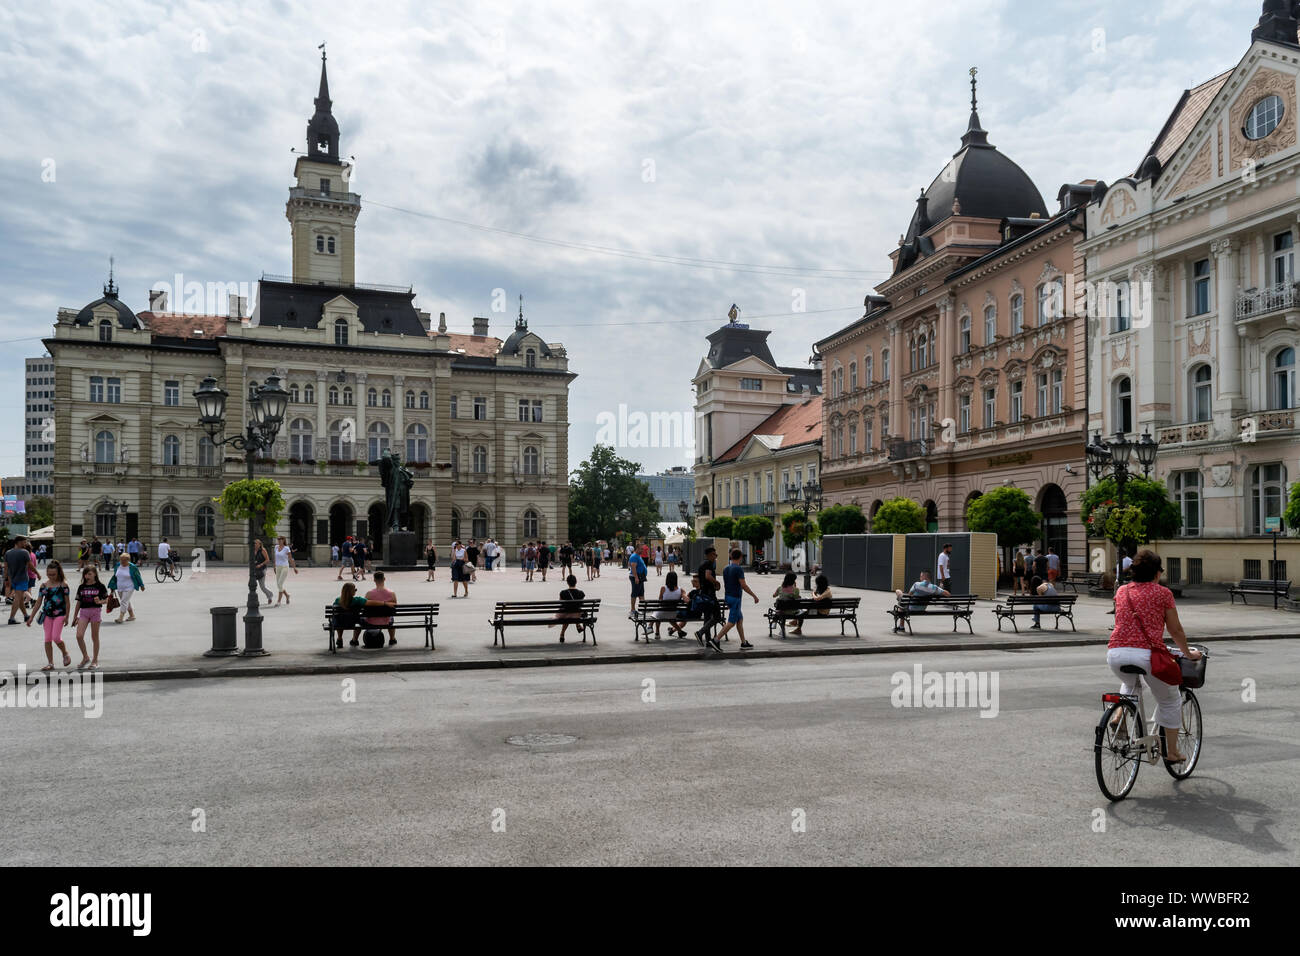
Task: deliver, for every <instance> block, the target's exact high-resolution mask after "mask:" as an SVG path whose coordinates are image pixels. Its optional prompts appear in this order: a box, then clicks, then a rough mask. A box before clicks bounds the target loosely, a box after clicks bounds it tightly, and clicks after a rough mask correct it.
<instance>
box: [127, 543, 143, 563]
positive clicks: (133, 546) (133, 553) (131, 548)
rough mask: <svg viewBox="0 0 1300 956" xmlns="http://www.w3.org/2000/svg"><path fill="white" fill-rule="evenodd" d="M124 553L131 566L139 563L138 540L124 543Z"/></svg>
mask: <svg viewBox="0 0 1300 956" xmlns="http://www.w3.org/2000/svg"><path fill="white" fill-rule="evenodd" d="M126 553H127V555H128V556H129V558H130V561H131V563H132V564H139V563H140V539H139V538H132V539H131V540H130V541H128V542H127V543H126Z"/></svg>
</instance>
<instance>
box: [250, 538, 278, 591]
mask: <svg viewBox="0 0 1300 956" xmlns="http://www.w3.org/2000/svg"><path fill="white" fill-rule="evenodd" d="M270 565H271V555H270V553H269V552H268V551H267V550H266V545H264V544H263V543H262V539H261V538H255V539H254V540H253V573H254V574H255V576H256V577H257V586H258V588H260V589H261V591H262V593H263V594H265V595H266V603H267V604H268V605H269V604H270V603H271V598H273V597H275V595H274V594H272V593H271V589H270V588H268V587H267V586H266V569H267V568H268V567H270Z"/></svg>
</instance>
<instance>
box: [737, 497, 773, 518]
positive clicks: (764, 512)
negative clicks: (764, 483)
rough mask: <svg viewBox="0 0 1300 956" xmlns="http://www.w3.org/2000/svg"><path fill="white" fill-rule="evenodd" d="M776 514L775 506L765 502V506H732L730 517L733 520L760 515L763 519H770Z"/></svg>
mask: <svg viewBox="0 0 1300 956" xmlns="http://www.w3.org/2000/svg"><path fill="white" fill-rule="evenodd" d="M775 514H776V504H775V503H774V502H771V501H769V502H767V503H766V504H761V503H760V504H756V505H733V506H732V508H731V515H732V517H733V518H740V517H743V516H745V515H760V516H762V517H764V518H770V517H772V516H774V515H775Z"/></svg>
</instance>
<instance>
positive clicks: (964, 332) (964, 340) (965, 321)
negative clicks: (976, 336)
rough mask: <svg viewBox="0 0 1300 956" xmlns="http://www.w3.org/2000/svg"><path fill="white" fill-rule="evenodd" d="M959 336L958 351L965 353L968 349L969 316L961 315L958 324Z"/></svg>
mask: <svg viewBox="0 0 1300 956" xmlns="http://www.w3.org/2000/svg"><path fill="white" fill-rule="evenodd" d="M958 331H959V338H960V339H961V345H960V349H959V350H960V352H961V353H962V354H963V355H965V354H966V353H967V352H969V351H970V316H969V315H963V316H962V317H961V321H960V323H959V324H958Z"/></svg>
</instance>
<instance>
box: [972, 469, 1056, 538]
mask: <svg viewBox="0 0 1300 956" xmlns="http://www.w3.org/2000/svg"><path fill="white" fill-rule="evenodd" d="M966 525H967V527H968V528H970V530H971V531H977V532H981V533H988V534H995V535H997V536H998V545H999V546H1001V547H1003V548H1013V547H1015V546H1016V545H1018V544H1024V543H1025V542H1028V541H1037V540H1038V539H1039V538H1040V537H1041V536H1042V530H1041V529H1042V525H1043V516H1042V515H1041V514H1039V513H1038V512H1037V511H1035V510H1034V509H1033V508H1032V507H1030V504H1029V495H1027V494H1025V493H1024V492H1023V491H1021V490H1020V489H1019V488H1012V487H1010V486H1008V485H1003V486H1001V487H998V488H994V489H993V490H992V491H989V492H988V493H986V494H983V495H980V496H979V497H978V498H974V499H972V500H971V503H970V504H968V505H967V506H966Z"/></svg>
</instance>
